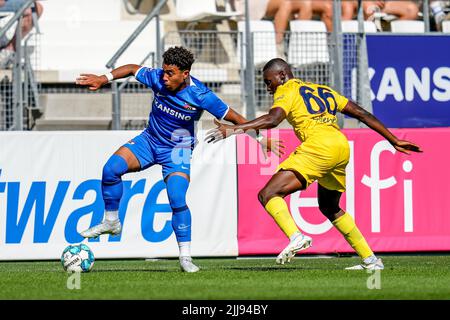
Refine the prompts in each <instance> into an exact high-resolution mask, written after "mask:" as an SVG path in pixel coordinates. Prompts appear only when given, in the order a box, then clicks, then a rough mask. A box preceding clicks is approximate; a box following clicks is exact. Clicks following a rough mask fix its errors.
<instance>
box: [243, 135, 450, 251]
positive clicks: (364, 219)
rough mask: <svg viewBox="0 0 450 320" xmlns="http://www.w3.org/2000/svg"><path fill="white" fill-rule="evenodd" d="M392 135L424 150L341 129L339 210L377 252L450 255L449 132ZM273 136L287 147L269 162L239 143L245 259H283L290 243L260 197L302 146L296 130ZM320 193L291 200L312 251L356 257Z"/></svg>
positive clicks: (250, 142)
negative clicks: (322, 207) (343, 156)
mask: <svg viewBox="0 0 450 320" xmlns="http://www.w3.org/2000/svg"><path fill="white" fill-rule="evenodd" d="M392 131H393V132H394V134H395V135H397V136H398V137H399V138H401V139H406V140H409V141H412V142H414V143H416V144H418V145H420V146H421V148H422V149H423V151H424V152H423V153H420V154H417V153H415V154H411V155H405V154H402V153H400V152H398V151H396V150H395V149H394V148H393V147H392V146H391V145H390V144H389V143H388V142H387V141H385V140H384V139H383V138H382V137H381V136H380V135H378V134H377V133H375V132H373V131H372V130H370V129H348V130H344V131H343V132H344V134H345V135H346V136H347V138H348V140H349V142H350V147H351V159H350V163H349V165H348V166H347V191H346V192H345V193H344V194H343V195H342V198H341V208H343V209H344V210H346V211H347V212H349V213H350V214H351V215H352V216H353V217H354V218H355V221H356V224H357V225H358V227H359V228H360V230H361V232H362V233H363V234H364V236H365V237H366V239H367V241H368V243H369V244H370V245H371V247H372V249H373V250H374V251H375V252H399V251H450V169H449V168H450V143H449V141H450V129H449V128H433V129H398V130H392ZM268 134H270V135H272V136H279V137H280V138H281V139H282V140H283V141H284V142H285V145H286V147H287V148H286V149H287V152H286V154H285V155H284V156H283V157H282V158H281V159H280V160H279V159H277V157H275V156H274V155H271V156H270V157H269V158H268V159H264V156H263V154H262V152H261V151H259V147H258V146H257V145H256V143H255V142H254V141H253V140H252V139H251V138H249V137H247V136H244V135H241V136H239V137H238V141H237V147H238V153H237V160H238V210H239V211H238V245H239V255H257V254H278V253H279V251H281V250H282V249H283V248H284V247H285V246H286V245H287V243H288V240H287V238H286V237H285V235H284V234H283V233H282V232H281V230H279V228H278V226H277V225H276V224H275V222H274V221H273V219H272V217H271V216H269V214H267V213H266V211H265V210H264V208H263V207H262V206H261V205H260V203H259V202H258V197H257V196H258V191H259V190H260V189H261V188H262V187H263V186H264V185H265V184H266V182H267V181H268V180H269V179H270V177H271V176H272V174H273V173H274V171H275V168H276V166H277V165H278V163H279V162H280V161H283V160H284V159H285V158H286V157H287V156H288V155H289V153H290V152H292V151H293V150H294V149H295V147H296V146H297V145H298V144H299V142H298V140H297V138H296V137H295V135H294V133H293V131H292V130H288V129H280V130H271V131H269V132H268ZM316 194H317V183H314V184H312V185H311V186H310V187H309V188H308V189H307V190H304V191H301V192H296V193H294V194H292V195H290V196H288V197H287V198H286V202H287V204H288V206H289V208H290V210H291V213H292V216H293V217H294V220H295V221H296V223H297V225H298V226H299V228H300V229H301V230H302V231H303V232H304V233H306V234H308V235H310V236H311V237H312V238H313V239H314V242H313V247H312V248H310V249H308V251H307V253H333V252H353V250H352V248H351V247H350V246H349V245H348V244H347V242H346V241H345V240H344V238H343V237H342V236H341V235H340V233H339V232H338V231H337V230H335V229H334V228H333V227H332V224H331V223H330V222H329V221H328V220H327V219H326V218H325V217H324V216H322V214H321V213H320V211H319V209H318V204H317V196H316ZM305 253H306V252H305Z"/></svg>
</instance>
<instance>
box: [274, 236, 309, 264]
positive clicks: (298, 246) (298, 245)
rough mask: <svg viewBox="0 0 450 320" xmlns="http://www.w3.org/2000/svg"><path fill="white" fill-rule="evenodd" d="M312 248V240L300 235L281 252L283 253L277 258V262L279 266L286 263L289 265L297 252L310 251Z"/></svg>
mask: <svg viewBox="0 0 450 320" xmlns="http://www.w3.org/2000/svg"><path fill="white" fill-rule="evenodd" d="M311 246H312V238H311V237H308V236H307V235H304V234H299V235H298V236H297V237H296V238H294V239H293V240H292V241H291V242H289V244H288V245H287V247H286V248H284V249H283V251H281V253H280V254H279V255H278V256H277V260H276V262H277V263H278V264H285V263H286V262H287V263H289V262H291V259H292V258H293V257H294V256H295V254H296V253H297V252H299V251H302V250H305V249H308V248H309V247H311Z"/></svg>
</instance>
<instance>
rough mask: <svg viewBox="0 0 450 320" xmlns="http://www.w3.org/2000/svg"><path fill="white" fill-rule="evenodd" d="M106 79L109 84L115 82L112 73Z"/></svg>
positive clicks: (106, 75)
mask: <svg viewBox="0 0 450 320" xmlns="http://www.w3.org/2000/svg"><path fill="white" fill-rule="evenodd" d="M105 77H106V78H107V79H108V82H111V81H113V80H114V76H113V74H112V73H111V72H109V73H107V74H105Z"/></svg>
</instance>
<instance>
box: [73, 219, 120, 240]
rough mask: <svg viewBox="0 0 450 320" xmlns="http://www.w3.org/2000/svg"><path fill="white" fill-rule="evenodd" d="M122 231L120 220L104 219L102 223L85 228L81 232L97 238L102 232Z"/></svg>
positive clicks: (116, 233)
mask: <svg viewBox="0 0 450 320" xmlns="http://www.w3.org/2000/svg"><path fill="white" fill-rule="evenodd" d="M121 231H122V224H121V223H120V220H114V221H108V220H103V221H102V223H100V224H98V225H96V226H93V227H92V228H89V229H87V230H84V231H82V232H80V234H81V235H82V236H83V237H85V238H97V237H98V236H99V235H101V234H112V235H118V234H120V232H121Z"/></svg>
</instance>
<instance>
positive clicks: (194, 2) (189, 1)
mask: <svg viewBox="0 0 450 320" xmlns="http://www.w3.org/2000/svg"><path fill="white" fill-rule="evenodd" d="M175 13H176V17H177V20H179V21H215V20H223V19H227V18H230V17H234V16H237V15H240V13H238V12H235V11H230V8H227V10H226V11H218V10H217V6H216V0H177V1H176V5H175Z"/></svg>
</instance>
